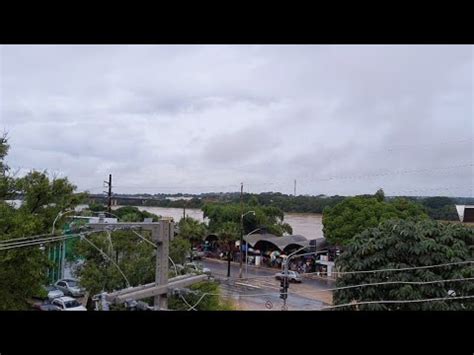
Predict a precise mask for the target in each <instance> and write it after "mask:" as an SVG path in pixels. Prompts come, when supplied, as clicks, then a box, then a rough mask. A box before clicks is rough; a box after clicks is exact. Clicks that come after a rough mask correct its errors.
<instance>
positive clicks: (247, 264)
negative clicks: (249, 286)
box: [245, 228, 262, 277]
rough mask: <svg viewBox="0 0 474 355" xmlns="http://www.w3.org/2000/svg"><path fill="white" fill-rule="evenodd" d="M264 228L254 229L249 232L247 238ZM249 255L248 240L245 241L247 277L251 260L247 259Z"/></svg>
mask: <svg viewBox="0 0 474 355" xmlns="http://www.w3.org/2000/svg"><path fill="white" fill-rule="evenodd" d="M261 229H262V228H257V229H255V230H253V231H251V232H250V233H248V234H247V238H248V237H249V235H251V234H253V233H255V232H258V231H259V230H261ZM248 255H249V242H248V240H246V241H245V277H248V270H249V268H248V266H249V262H248V261H247V259H248Z"/></svg>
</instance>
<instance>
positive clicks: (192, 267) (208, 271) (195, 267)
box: [185, 263, 211, 275]
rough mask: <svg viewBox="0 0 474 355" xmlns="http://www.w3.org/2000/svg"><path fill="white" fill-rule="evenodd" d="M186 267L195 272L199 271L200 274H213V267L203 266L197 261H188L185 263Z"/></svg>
mask: <svg viewBox="0 0 474 355" xmlns="http://www.w3.org/2000/svg"><path fill="white" fill-rule="evenodd" d="M185 268H186V269H187V270H189V271H191V272H193V273H198V274H201V273H202V274H207V275H210V274H211V269H209V268H207V267H202V266H201V265H199V264H196V263H187V264H186V265H185Z"/></svg>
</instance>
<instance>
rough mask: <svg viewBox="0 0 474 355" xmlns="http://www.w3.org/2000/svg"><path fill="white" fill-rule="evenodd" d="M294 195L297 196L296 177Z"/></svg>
mask: <svg viewBox="0 0 474 355" xmlns="http://www.w3.org/2000/svg"><path fill="white" fill-rule="evenodd" d="M293 196H295V197H296V179H295V185H294V194H293Z"/></svg>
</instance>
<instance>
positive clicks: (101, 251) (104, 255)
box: [81, 236, 131, 287]
mask: <svg viewBox="0 0 474 355" xmlns="http://www.w3.org/2000/svg"><path fill="white" fill-rule="evenodd" d="M81 240H85V241H86V242H88V243H89V244H90V245H92V246H93V247H94V248H95V249H96V250H98V251H99V253H100V254H101V255H102V256H103V257H104V258H106V259H108V260H109V261H110V262H112V264H114V265H115V267H117V269H118V271H119V272H120V273H121V274H122V276H123V278H124V279H125V282H126V283H127V287H131V286H130V282H129V281H128V279H127V276H125V274H124V273H123V271H122V269H121V268H120V266H119V265H118V264H117V263H116V262H115V261H114V260H113V259H112V258H111V257H109V256H108V255H107V254H106V253H104V251H103V250H102V249H100V248H99V247H98V246H96V245H95V244H94V243H92V242H91V241H90V240H89V239H87V238H86V237H85V236H83V237H82V238H81Z"/></svg>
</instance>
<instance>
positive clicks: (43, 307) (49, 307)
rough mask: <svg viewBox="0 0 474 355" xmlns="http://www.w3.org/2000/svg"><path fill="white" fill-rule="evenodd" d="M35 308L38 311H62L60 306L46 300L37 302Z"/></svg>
mask: <svg viewBox="0 0 474 355" xmlns="http://www.w3.org/2000/svg"><path fill="white" fill-rule="evenodd" d="M33 309H34V310H36V311H60V309H59V307H58V306H56V305H54V304H52V303H51V302H50V301H44V302H42V303H39V302H38V303H35V304H34V305H33Z"/></svg>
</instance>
